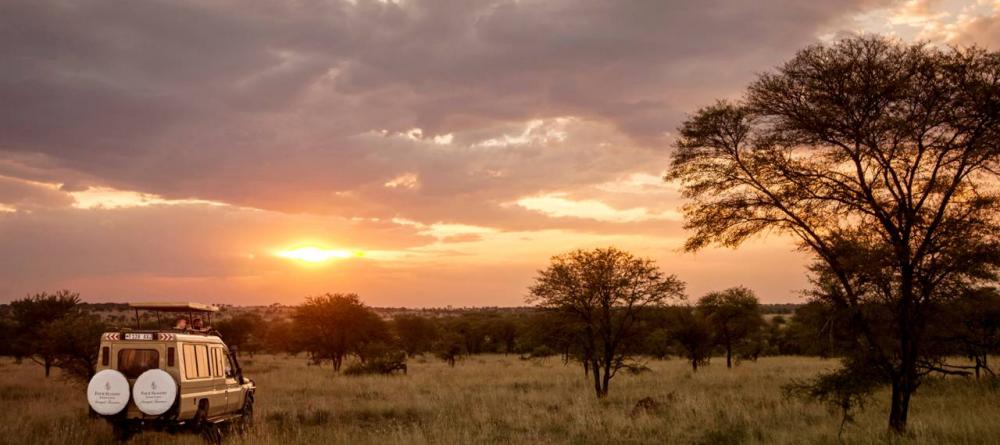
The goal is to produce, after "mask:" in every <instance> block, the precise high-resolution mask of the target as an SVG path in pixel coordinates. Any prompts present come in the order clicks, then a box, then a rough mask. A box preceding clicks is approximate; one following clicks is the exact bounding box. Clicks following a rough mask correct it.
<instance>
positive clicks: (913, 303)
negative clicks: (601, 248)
mask: <svg viewBox="0 0 1000 445" xmlns="http://www.w3.org/2000/svg"><path fill="white" fill-rule="evenodd" d="M998 143H1000V54H998V53H995V52H987V51H984V50H981V49H976V48H951V49H940V48H936V47H932V46H927V45H921V44H916V45H907V44H902V43H899V42H897V41H893V40H889V39H885V38H881V37H871V36H869V37H855V38H850V39H846V40H842V41H839V42H836V43H833V44H830V45H816V46H812V47H809V48H806V49H804V50H802V51H800V52H799V53H798V54H797V55H796V56H795V57H794V58H792V59H791V60H790V61H789V62H787V63H785V64H784V65H783V66H781V67H779V68H778V69H777V70H776V71H775V72H771V73H766V74H763V75H761V76H760V77H759V78H758V79H757V80H756V81H755V82H753V83H752V84H751V85H750V87H749V88H748V90H747V92H746V95H745V97H744V98H743V99H742V100H740V101H738V102H725V101H722V102H718V103H716V104H714V105H711V106H708V107H706V108H703V109H701V110H699V111H698V112H697V113H695V114H694V115H693V116H691V117H690V119H689V120H687V121H686V122H685V123H684V124H683V125H682V126H681V128H680V138H679V140H678V142H677V150H676V151H675V152H674V157H673V162H672V164H671V167H670V170H669V172H668V174H667V178H668V179H671V180H679V181H680V182H681V183H682V186H683V195H684V197H685V198H686V199H687V200H688V203H687V204H686V205H685V207H684V213H685V225H686V227H687V228H689V229H691V230H693V231H694V233H693V235H692V236H691V237H690V238H689V239H688V241H687V244H686V247H687V249H689V250H697V249H700V248H702V247H705V246H707V245H710V244H721V245H725V246H737V245H739V244H741V243H742V242H743V241H744V240H746V239H748V238H750V237H752V236H754V235H757V234H759V233H762V232H767V231H772V232H780V233H783V234H786V235H791V236H792V237H794V238H795V239H796V240H797V241H798V243H799V246H800V247H801V248H802V249H803V250H804V251H807V252H810V253H811V254H812V255H813V256H814V257H815V259H816V265H815V267H813V268H812V270H813V277H814V280H815V281H816V283H817V284H818V286H817V288H818V290H819V291H818V292H817V297H818V298H820V299H822V300H824V301H826V302H828V303H829V304H831V305H833V306H834V307H836V308H838V310H841V311H846V312H847V313H849V314H850V316H849V318H850V320H851V323H850V327H851V332H852V333H854V338H855V341H856V343H857V347H856V348H854V349H853V351H854V354H856V355H857V357H852V358H851V359H850V360H845V364H846V366H848V367H851V366H854V367H855V369H856V370H857V371H858V372H859V373H862V374H864V371H873V370H874V371H875V374H876V375H878V376H880V378H881V379H883V380H884V381H885V382H886V383H888V384H889V385H891V388H892V393H891V394H892V395H891V404H890V406H891V409H890V413H889V426H890V427H891V428H892V429H893V430H895V431H897V432H902V431H904V430H905V428H906V423H907V413H908V408H909V402H910V396H911V394H913V392H914V391H915V390H916V388H917V386H918V385H919V383H920V380H921V377H922V376H923V375H924V374H925V373H927V372H930V371H931V370H933V369H935V367H936V366H935V363H938V362H937V361H938V360H939V357H936V356H935V355H934V352H933V351H932V350H931V348H928V347H927V343H928V342H927V333H928V329H929V325H930V324H931V323H934V322H935V320H936V311H939V310H941V308H943V307H946V306H947V304H948V303H949V302H950V301H951V300H953V299H956V298H961V297H962V295H967V294H968V292H965V291H964V290H966V289H969V288H975V287H977V286H981V285H983V284H986V282H989V281H992V280H995V278H996V275H995V273H996V267H997V265H998V263H1000V260H998V257H1000V254H998V250H1000V249H998V233H1000V225H998V198H997V179H998V178H997V174H998V171H1000V170H998V167H1000V165H998V164H1000V163H998V159H1000V145H998ZM861 368H865V369H861ZM867 374H872V373H871V372H867Z"/></svg>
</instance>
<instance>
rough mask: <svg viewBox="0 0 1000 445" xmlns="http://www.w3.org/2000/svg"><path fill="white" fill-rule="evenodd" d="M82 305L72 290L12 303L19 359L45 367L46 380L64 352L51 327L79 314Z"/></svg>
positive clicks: (45, 294)
mask: <svg viewBox="0 0 1000 445" xmlns="http://www.w3.org/2000/svg"><path fill="white" fill-rule="evenodd" d="M79 303H80V294H79V293H76V292H71V291H68V290H61V291H58V292H56V293H54V294H49V293H46V292H42V293H40V294H35V295H32V296H29V297H25V298H22V299H20V300H14V301H12V302H11V303H10V310H11V318H12V319H13V321H14V332H15V333H16V335H15V337H14V338H13V339H12V341H13V343H14V345H15V346H14V348H15V349H16V350H17V351H18V352H17V354H18V355H19V356H23V357H30V358H31V359H32V360H34V361H35V362H36V363H38V364H40V365H42V366H43V367H44V368H45V377H48V376H49V375H50V374H51V371H52V367H53V366H55V365H56V364H57V363H56V362H57V359H58V358H59V355H60V353H61V352H62V350H61V348H60V347H59V342H58V339H56V338H53V335H52V334H51V332H52V331H51V330H49V328H50V327H51V325H52V324H53V323H55V322H57V321H59V320H61V319H63V318H66V317H70V316H75V315H76V314H78V313H79V309H80V308H79V306H78V304H79ZM98 337H100V336H99V335H98ZM98 340H100V338H98ZM95 352H96V347H95Z"/></svg>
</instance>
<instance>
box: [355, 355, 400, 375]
mask: <svg viewBox="0 0 1000 445" xmlns="http://www.w3.org/2000/svg"><path fill="white" fill-rule="evenodd" d="M396 371H403V374H406V353H405V352H403V351H390V352H385V353H382V354H379V355H376V356H373V357H370V358H368V359H367V360H365V361H363V362H357V363H352V364H351V365H349V366H347V368H345V369H344V375H368V374H392V373H393V372H396Z"/></svg>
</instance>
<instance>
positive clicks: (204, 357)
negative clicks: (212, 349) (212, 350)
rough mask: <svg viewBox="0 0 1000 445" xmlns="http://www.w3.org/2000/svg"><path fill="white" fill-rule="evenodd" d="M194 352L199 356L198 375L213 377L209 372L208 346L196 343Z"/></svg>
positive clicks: (200, 376)
mask: <svg viewBox="0 0 1000 445" xmlns="http://www.w3.org/2000/svg"><path fill="white" fill-rule="evenodd" d="M194 352H195V356H197V357H198V377H199V378H203V377H211V374H210V373H209V372H208V346H205V345H195V346H194Z"/></svg>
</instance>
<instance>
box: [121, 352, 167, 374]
mask: <svg viewBox="0 0 1000 445" xmlns="http://www.w3.org/2000/svg"><path fill="white" fill-rule="evenodd" d="M159 367H160V353H159V351H157V350H155V349H122V350H121V351H118V370H119V371H121V373H122V374H125V377H126V378H130V379H134V378H137V377H139V375H140V374H142V373H143V372H146V370H149V369H155V368H159Z"/></svg>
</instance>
